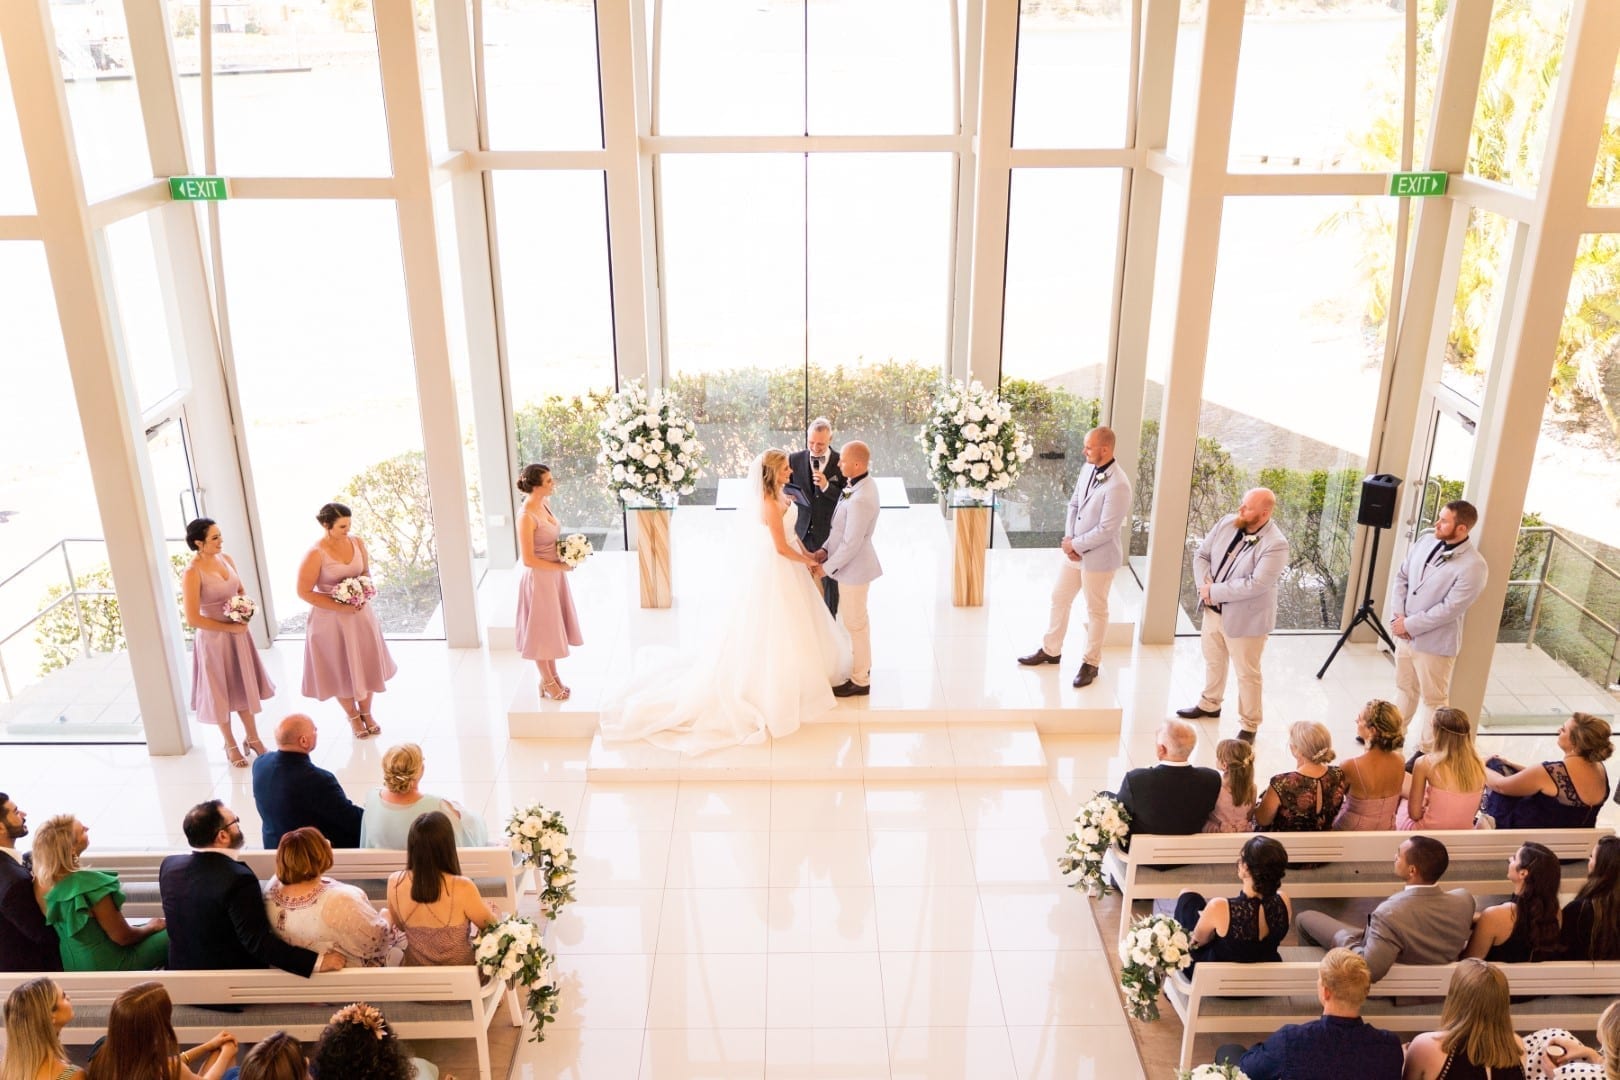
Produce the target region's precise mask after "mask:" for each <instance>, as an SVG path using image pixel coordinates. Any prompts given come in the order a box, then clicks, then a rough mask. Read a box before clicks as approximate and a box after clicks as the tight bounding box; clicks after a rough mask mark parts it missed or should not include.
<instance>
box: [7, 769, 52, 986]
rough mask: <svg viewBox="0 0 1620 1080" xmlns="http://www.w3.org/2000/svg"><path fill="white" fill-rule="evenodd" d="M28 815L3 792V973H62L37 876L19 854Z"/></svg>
mask: <svg viewBox="0 0 1620 1080" xmlns="http://www.w3.org/2000/svg"><path fill="white" fill-rule="evenodd" d="M27 835H28V815H27V814H25V813H23V812H22V811H21V810H19V809H17V804H16V803H14V802H12V801H11V796H9V795H6V794H4V793H0V971H61V970H62V951H61V946H60V945H59V944H58V943H57V940H56V931H55V930H52V929H51V928H50V926H49V925H47V924H46V922H45V913H44V912H43V911H41V910H39V901H38V900H36V899H35V898H34V875H33V872H32V871H31V870H30V869H29V867H28V864H27V863H26V862H24V860H23V857H22V856H21V855H18V854H17V841H18V840H21V839H22V838H23V837H25V836H27Z"/></svg>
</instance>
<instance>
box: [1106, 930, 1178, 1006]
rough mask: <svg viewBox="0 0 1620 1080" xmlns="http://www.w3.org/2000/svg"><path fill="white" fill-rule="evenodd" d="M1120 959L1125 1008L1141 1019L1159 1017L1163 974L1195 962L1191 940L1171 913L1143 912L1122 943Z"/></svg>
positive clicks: (1120, 945)
mask: <svg viewBox="0 0 1620 1080" xmlns="http://www.w3.org/2000/svg"><path fill="white" fill-rule="evenodd" d="M1119 960H1120V963H1121V964H1123V965H1124V967H1123V969H1122V970H1121V971H1120V973H1119V985H1120V986H1122V987H1124V989H1125V1008H1126V1010H1127V1011H1129V1012H1130V1014H1131V1015H1132V1016H1134V1017H1135V1018H1136V1019H1138V1020H1157V1019H1158V1018H1159V989H1160V988H1161V987H1162V986H1164V977H1165V976H1166V975H1168V974H1169V973H1170V972H1172V971H1180V970H1181V969H1182V968H1184V967H1186V966H1187V965H1188V964H1190V963H1192V941H1191V939H1189V938H1188V937H1187V931H1186V930H1184V929H1182V927H1181V924H1180V923H1178V922H1176V920H1174V919H1172V918H1171V917H1170V916H1168V915H1144V916H1142V917H1141V918H1140V919H1137V920H1136V922H1134V923H1132V924H1131V931H1130V933H1128V934H1126V935H1125V940H1124V941H1122V942H1120V943H1119Z"/></svg>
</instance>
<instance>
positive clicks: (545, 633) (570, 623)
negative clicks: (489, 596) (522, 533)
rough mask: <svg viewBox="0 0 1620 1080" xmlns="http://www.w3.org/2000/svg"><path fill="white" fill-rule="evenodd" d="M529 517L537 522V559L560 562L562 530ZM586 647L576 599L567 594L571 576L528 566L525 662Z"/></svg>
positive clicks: (523, 596) (523, 604)
mask: <svg viewBox="0 0 1620 1080" xmlns="http://www.w3.org/2000/svg"><path fill="white" fill-rule="evenodd" d="M525 513H527V511H525ZM529 517H530V518H532V519H533V520H534V554H535V556H536V557H537V558H540V559H544V560H545V561H546V562H560V561H561V560H560V559H558V558H557V537H558V536H559V535H560V534H561V533H562V526H561V525H559V524H558V523H557V522H555V521H550V520H547V519H546V518H544V517H541V516H540V515H538V514H529ZM583 644H585V639H584V638H583V637H581V636H580V633H579V617H578V616H577V615H575V614H574V597H573V594H572V593H570V592H569V591H568V575H567V574H566V573H563V572H561V571H557V570H535V569H532V568H530V567H527V566H525V567H524V568H523V578H522V580H521V581H519V582H518V602H517V647H518V652H520V653H522V654H523V658H524V659H525V660H559V659H561V658H562V657H564V656H567V655H568V646H570V645H583Z"/></svg>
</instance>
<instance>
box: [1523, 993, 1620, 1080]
mask: <svg viewBox="0 0 1620 1080" xmlns="http://www.w3.org/2000/svg"><path fill="white" fill-rule="evenodd" d="M1597 1036H1598V1046H1597V1049H1596V1050H1594V1049H1592V1048H1591V1047H1589V1046H1584V1045H1582V1043H1581V1040H1579V1039H1577V1038H1576V1037H1575V1036H1573V1035H1571V1034H1570V1033H1569V1032H1567V1031H1565V1030H1564V1029H1563V1028H1542V1029H1541V1030H1540V1031H1538V1032H1536V1033H1535V1034H1533V1035H1526V1036H1525V1037H1524V1074H1525V1076H1527V1077H1529V1078H1530V1080H1542V1078H1543V1077H1545V1078H1546V1080H1620V1001H1617V1002H1615V1003H1614V1004H1612V1005H1610V1006H1609V1007H1608V1008H1607V1009H1604V1010H1603V1015H1602V1016H1601V1017H1600V1018H1599V1019H1598V1026H1597Z"/></svg>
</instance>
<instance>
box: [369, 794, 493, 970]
mask: <svg viewBox="0 0 1620 1080" xmlns="http://www.w3.org/2000/svg"><path fill="white" fill-rule="evenodd" d="M388 918H389V919H390V921H392V922H393V924H394V925H395V926H397V927H399V928H400V929H401V930H403V931H404V932H405V966H406V967H436V966H444V965H453V964H471V963H472V962H473V944H472V935H473V934H474V933H475V932H477V931H480V930H483V929H484V928H485V927H487V926H490V925H491V924H493V923H494V922H496V921H497V919H498V918H499V916H498V915H497V914H496V913H495V911H494V910H493V909H492V908H491V907H490V906H489V905H488V904H486V903H484V898H483V897H482V896H480V895H479V894H478V886H477V885H474V884H473V882H472V880H471V879H469V878H465V877H462V876H461V860H460V859H458V858H457V857H456V831H455V828H454V827H453V826H452V825H451V824H450V819H449V818H447V817H445V816H444V814H442V813H440V812H439V811H437V810H435V811H433V812H432V813H430V814H423V815H422V816H421V817H419V818H417V819H416V821H415V823H414V824H412V825H411V832H410V836H409V837H407V839H406V842H405V869H403V870H401V871H399V872H398V873H396V874H394V875H392V876H391V877H390V878H389V879H388Z"/></svg>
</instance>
